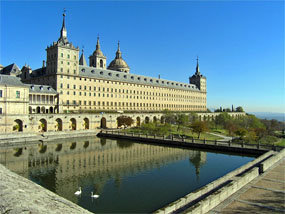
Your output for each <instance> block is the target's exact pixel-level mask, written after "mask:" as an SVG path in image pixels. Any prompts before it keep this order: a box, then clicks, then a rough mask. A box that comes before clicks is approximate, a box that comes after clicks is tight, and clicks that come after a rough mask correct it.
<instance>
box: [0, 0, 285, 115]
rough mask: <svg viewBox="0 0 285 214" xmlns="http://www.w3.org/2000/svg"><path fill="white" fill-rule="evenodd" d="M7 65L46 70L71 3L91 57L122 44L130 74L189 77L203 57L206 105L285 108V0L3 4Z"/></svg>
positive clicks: (75, 34) (78, 35)
mask: <svg viewBox="0 0 285 214" xmlns="http://www.w3.org/2000/svg"><path fill="white" fill-rule="evenodd" d="M0 6H1V34H0V35H1V38H0V41H1V43H0V45H1V46H0V50H1V52H0V64H2V65H4V66H6V65H9V64H11V63H13V62H15V63H16V64H17V65H18V66H19V67H20V68H21V67H22V66H23V65H24V64H25V63H27V64H29V65H30V66H31V67H32V69H36V68H38V67H41V65H42V61H43V60H45V59H46V51H45V48H46V47H47V45H50V44H51V43H52V42H53V41H57V39H58V37H59V32H60V28H61V25H62V11H63V8H66V10H67V12H66V27H67V34H68V39H69V41H71V42H72V43H73V44H74V45H75V46H79V47H80V48H81V47H82V46H84V50H85V51H84V53H85V55H86V57H87V56H89V55H90V54H92V52H93V51H94V50H95V46H96V38H97V35H98V34H99V35H100V43H101V50H102V51H103V53H104V54H105V55H106V56H107V63H110V62H111V60H113V58H114V57H115V52H116V49H117V41H118V40H120V44H121V45H120V46H121V51H122V55H123V58H124V59H125V60H126V62H127V63H128V64H129V66H130V68H131V71H130V72H131V73H136V74H142V75H147V76H153V77H157V76H158V75H159V74H160V76H161V78H164V79H169V80H176V81H181V82H188V81H189V80H188V78H189V76H191V75H193V74H194V72H195V66H196V60H195V59H196V57H197V55H199V59H200V60H199V64H200V72H201V73H202V74H203V75H205V76H206V77H207V91H208V94H207V102H208V104H207V106H208V108H218V107H219V106H223V107H231V105H232V104H233V105H234V106H243V107H244V109H245V110H246V111H248V112H252V111H256V112H262V111H266V112H284V111H285V101H284V100H285V92H284V2H283V1H230V2H228V1H176V2H174V1H173V2H172V1H133V2H132V1H114V2H113V1H86V2H84V1H71V2H69V1H49V2H46V1H38V2H37V1H19V2H18V1H1V3H0Z"/></svg>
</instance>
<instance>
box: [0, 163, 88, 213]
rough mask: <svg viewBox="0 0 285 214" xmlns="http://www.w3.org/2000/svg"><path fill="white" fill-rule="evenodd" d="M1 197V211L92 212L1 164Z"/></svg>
mask: <svg viewBox="0 0 285 214" xmlns="http://www.w3.org/2000/svg"><path fill="white" fill-rule="evenodd" d="M0 198H1V200H0V213H10V214H12V213H13V214H14V213H15V214H19V213H47V214H49V213H50V214H51V213H58V214H62V213H69V214H78V213H82V214H85V213H86V214H90V213H91V212H89V211H88V210H85V209H83V208H82V207H80V206H78V205H77V204H74V203H72V202H71V201H68V200H66V199H64V198H62V197H60V196H58V195H56V194H55V193H53V192H51V191H49V190H47V189H45V188H43V187H41V186H40V185H38V184H36V183H34V182H32V181H30V180H28V179H26V178H24V177H21V176H20V175H17V174H16V173H14V172H11V171H10V170H8V169H6V168H5V167H4V166H3V165H1V164H0Z"/></svg>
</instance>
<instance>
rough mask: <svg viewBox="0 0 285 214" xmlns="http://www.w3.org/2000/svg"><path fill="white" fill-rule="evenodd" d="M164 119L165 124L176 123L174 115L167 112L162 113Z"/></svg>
mask: <svg viewBox="0 0 285 214" xmlns="http://www.w3.org/2000/svg"><path fill="white" fill-rule="evenodd" d="M164 118H165V123H169V124H174V123H175V122H176V117H175V115H174V114H173V113H172V112H170V111H168V110H165V111H164Z"/></svg>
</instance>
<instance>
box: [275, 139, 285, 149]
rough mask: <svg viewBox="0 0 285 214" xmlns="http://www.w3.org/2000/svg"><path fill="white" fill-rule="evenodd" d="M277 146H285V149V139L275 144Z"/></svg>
mask: <svg viewBox="0 0 285 214" xmlns="http://www.w3.org/2000/svg"><path fill="white" fill-rule="evenodd" d="M275 145H276V146H284V147H285V139H284V138H283V139H280V140H279V141H278V142H277V143H275Z"/></svg>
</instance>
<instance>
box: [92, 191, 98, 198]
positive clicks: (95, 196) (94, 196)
mask: <svg viewBox="0 0 285 214" xmlns="http://www.w3.org/2000/svg"><path fill="white" fill-rule="evenodd" d="M91 198H99V195H93V192H91Z"/></svg>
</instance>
